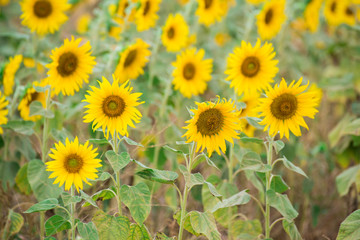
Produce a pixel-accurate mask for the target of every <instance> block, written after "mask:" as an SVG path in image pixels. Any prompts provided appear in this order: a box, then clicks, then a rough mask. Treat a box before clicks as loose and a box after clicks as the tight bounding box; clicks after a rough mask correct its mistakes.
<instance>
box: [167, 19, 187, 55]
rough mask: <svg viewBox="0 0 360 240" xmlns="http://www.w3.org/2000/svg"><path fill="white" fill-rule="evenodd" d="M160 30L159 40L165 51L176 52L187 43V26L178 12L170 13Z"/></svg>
mask: <svg viewBox="0 0 360 240" xmlns="http://www.w3.org/2000/svg"><path fill="white" fill-rule="evenodd" d="M162 30H163V33H162V35H161V40H162V42H163V44H164V46H165V47H166V50H167V51H169V52H177V51H179V50H180V49H182V48H184V47H185V46H186V45H187V41H188V35H189V27H188V25H187V24H186V22H185V19H184V17H183V16H181V15H180V14H176V15H175V16H173V15H172V14H170V15H169V17H168V19H167V20H166V23H165V26H164V27H163V29H162Z"/></svg>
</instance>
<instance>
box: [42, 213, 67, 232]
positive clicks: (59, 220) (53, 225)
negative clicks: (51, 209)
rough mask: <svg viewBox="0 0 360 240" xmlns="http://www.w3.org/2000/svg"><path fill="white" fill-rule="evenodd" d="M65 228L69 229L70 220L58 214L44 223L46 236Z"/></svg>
mask: <svg viewBox="0 0 360 240" xmlns="http://www.w3.org/2000/svg"><path fill="white" fill-rule="evenodd" d="M66 229H71V224H70V222H69V221H68V220H67V219H65V218H64V217H62V216H60V215H54V216H52V217H50V218H49V219H48V220H47V221H46V223H45V232H46V236H51V235H54V234H55V233H58V232H61V231H63V230H66Z"/></svg>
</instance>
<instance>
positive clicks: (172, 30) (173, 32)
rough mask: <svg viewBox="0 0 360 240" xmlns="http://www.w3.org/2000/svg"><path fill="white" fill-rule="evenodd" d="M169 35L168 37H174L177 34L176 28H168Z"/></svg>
mask: <svg viewBox="0 0 360 240" xmlns="http://www.w3.org/2000/svg"><path fill="white" fill-rule="evenodd" d="M167 36H168V38H170V39H172V38H174V36H175V29H174V27H171V28H170V29H169V30H168V32H167Z"/></svg>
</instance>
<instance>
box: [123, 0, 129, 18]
mask: <svg viewBox="0 0 360 240" xmlns="http://www.w3.org/2000/svg"><path fill="white" fill-rule="evenodd" d="M128 6H129V3H128V2H126V3H125V4H124V10H123V17H125V16H126V9H127V7H128Z"/></svg>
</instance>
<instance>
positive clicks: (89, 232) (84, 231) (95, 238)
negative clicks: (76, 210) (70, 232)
mask: <svg viewBox="0 0 360 240" xmlns="http://www.w3.org/2000/svg"><path fill="white" fill-rule="evenodd" d="M77 230H78V232H79V234H80V236H81V237H82V238H83V239H84V240H99V234H98V231H97V229H96V227H95V224H94V223H93V222H89V223H83V222H78V224H77Z"/></svg>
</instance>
